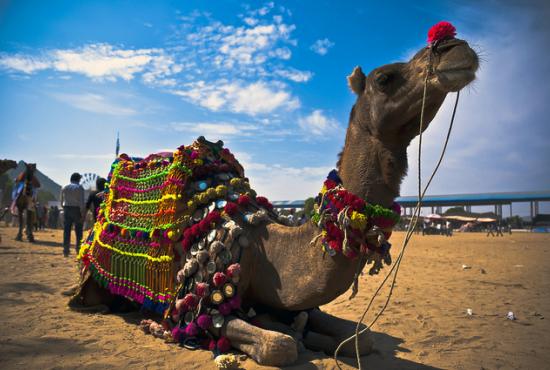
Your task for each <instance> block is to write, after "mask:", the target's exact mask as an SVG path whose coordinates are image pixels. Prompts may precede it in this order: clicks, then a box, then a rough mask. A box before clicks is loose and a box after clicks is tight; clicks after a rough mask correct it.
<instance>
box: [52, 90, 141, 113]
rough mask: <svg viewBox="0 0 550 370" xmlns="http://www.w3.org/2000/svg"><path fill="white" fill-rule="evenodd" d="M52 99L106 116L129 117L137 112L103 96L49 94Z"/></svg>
mask: <svg viewBox="0 0 550 370" xmlns="http://www.w3.org/2000/svg"><path fill="white" fill-rule="evenodd" d="M51 96H52V97H53V98H55V99H56V100H59V101H61V102H64V103H67V104H69V105H71V106H72V107H74V108H77V109H81V110H84V111H87V112H93V113H99V114H108V115H113V116H131V115H134V114H136V113H137V112H136V111H135V110H134V109H132V108H128V107H124V106H121V105H118V104H116V103H113V102H110V101H108V100H107V99H105V97H104V96H101V95H98V94H91V93H85V94H61V93H58V94H51Z"/></svg>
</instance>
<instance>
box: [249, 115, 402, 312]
mask: <svg viewBox="0 0 550 370" xmlns="http://www.w3.org/2000/svg"><path fill="white" fill-rule="evenodd" d="M406 162H407V159H406V150H402V151H399V150H395V149H391V148H389V147H388V146H387V145H383V144H382V143H381V142H380V141H379V140H377V139H376V138H374V137H373V136H370V135H364V134H361V133H360V132H355V131H354V127H353V125H350V128H349V129H348V133H347V137H346V144H345V147H344V151H343V152H342V157H341V160H340V164H339V174H340V177H341V178H342V182H343V185H344V187H345V188H346V189H347V190H348V191H351V192H352V193H354V194H355V195H357V196H359V197H362V198H364V199H366V200H367V201H368V202H369V203H373V204H379V205H382V206H384V207H390V206H391V204H392V202H393V200H394V198H395V197H396V196H397V195H398V194H399V186H400V183H401V178H402V177H403V175H404V173H405V171H406V167H407V165H406ZM317 235H319V229H318V228H317V227H315V226H313V224H311V223H307V224H305V225H302V226H301V227H299V228H287V227H283V226H280V225H273V226H271V227H270V230H269V238H267V240H265V244H264V246H263V248H264V251H265V259H264V256H262V257H261V258H260V260H259V261H258V266H257V270H258V271H269V270H270V269H273V267H275V270H276V271H278V273H279V274H281V275H283V274H286V275H285V279H284V280H278V279H276V280H273V279H271V280H270V279H267V280H266V281H263V280H262V279H258V281H257V282H256V284H258V286H257V287H256V288H255V289H254V290H255V292H257V295H258V296H257V297H256V298H257V299H258V301H260V302H262V303H265V304H268V305H270V306H272V307H278V308H286V309H291V310H301V309H306V308H311V307H316V306H319V305H323V304H326V303H328V302H331V301H332V300H334V299H335V298H336V297H338V296H339V295H341V294H342V293H344V292H345V291H346V290H347V289H348V288H349V287H350V285H351V284H352V283H353V279H354V276H355V273H356V272H357V268H358V263H359V262H360V260H351V259H348V258H346V257H344V256H343V255H342V254H337V255H336V256H334V257H328V256H327V255H325V254H324V253H323V251H322V249H321V245H320V242H319V241H317V243H316V244H315V245H311V244H310V241H311V240H313V239H314V238H315V237H316V236H317ZM289 251H291V253H289ZM363 263H364V262H363ZM360 267H363V266H360ZM260 296H261V297H260Z"/></svg>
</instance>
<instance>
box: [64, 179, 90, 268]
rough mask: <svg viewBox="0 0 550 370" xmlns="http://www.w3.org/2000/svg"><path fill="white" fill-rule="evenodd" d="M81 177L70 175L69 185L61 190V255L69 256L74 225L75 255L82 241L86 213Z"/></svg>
mask: <svg viewBox="0 0 550 370" xmlns="http://www.w3.org/2000/svg"><path fill="white" fill-rule="evenodd" d="M81 178H82V176H81V175H80V174H79V173H76V172H75V173H73V174H72V175H71V183H70V184H69V185H65V186H64V187H63V189H61V199H60V200H61V206H63V213H64V214H63V255H64V256H65V257H68V256H69V252H70V247H71V228H72V226H73V224H74V231H75V234H76V253H77V254H78V251H79V249H80V242H81V241H82V221H83V219H84V214H85V212H86V208H85V203H84V188H83V187H82V185H80V179H81Z"/></svg>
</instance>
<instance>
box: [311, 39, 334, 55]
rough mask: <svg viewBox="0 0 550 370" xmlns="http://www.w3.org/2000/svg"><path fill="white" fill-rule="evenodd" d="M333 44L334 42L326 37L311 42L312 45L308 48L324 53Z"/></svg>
mask: <svg viewBox="0 0 550 370" xmlns="http://www.w3.org/2000/svg"><path fill="white" fill-rule="evenodd" d="M333 46H334V42H332V41H330V40H329V39H327V38H324V39H321V40H317V41H315V42H314V43H313V45H311V46H310V49H311V50H312V51H313V52H315V53H317V54H319V55H326V54H327V53H328V51H329V49H330V48H331V47H333Z"/></svg>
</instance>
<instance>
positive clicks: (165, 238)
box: [79, 138, 271, 318]
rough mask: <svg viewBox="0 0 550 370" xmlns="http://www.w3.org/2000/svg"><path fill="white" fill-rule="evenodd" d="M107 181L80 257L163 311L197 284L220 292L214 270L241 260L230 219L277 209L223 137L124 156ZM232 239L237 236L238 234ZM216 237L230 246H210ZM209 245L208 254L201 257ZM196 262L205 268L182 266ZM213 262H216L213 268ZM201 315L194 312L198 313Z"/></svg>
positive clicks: (96, 273) (121, 290) (104, 279)
mask: <svg viewBox="0 0 550 370" xmlns="http://www.w3.org/2000/svg"><path fill="white" fill-rule="evenodd" d="M107 180H108V183H107V185H106V189H105V191H104V193H105V196H104V202H103V203H102V205H101V209H100V211H99V216H98V221H97V222H96V224H95V225H94V227H93V228H92V230H90V232H89V234H88V236H87V238H86V239H85V241H84V242H83V243H82V246H81V249H80V253H79V258H80V259H81V261H82V262H83V264H84V266H85V269H88V270H89V272H90V273H91V275H92V276H93V278H94V279H95V280H96V281H97V282H98V283H100V285H102V286H103V287H105V288H107V289H109V290H110V291H111V292H112V293H113V294H116V295H121V296H124V297H127V298H130V299H132V300H133V301H135V302H138V303H140V304H142V305H143V307H145V308H148V309H150V310H153V311H157V312H159V313H167V312H168V311H167V309H168V308H170V307H173V306H174V305H175V301H176V299H177V298H184V297H185V295H186V294H192V295H195V293H196V292H195V289H196V285H197V284H198V283H203V284H204V283H207V284H210V286H211V289H210V291H213V290H215V283H214V281H213V277H214V275H215V273H220V272H221V273H224V272H225V271H226V269H227V267H228V266H230V265H231V264H234V263H235V262H238V261H237V259H238V258H237V254H236V253H233V255H232V254H231V251H232V249H231V248H234V247H235V245H237V246H238V239H235V240H230V239H228V235H229V237H231V233H222V232H219V233H217V231H219V230H222V229H223V227H224V225H225V226H227V225H229V226H227V227H226V228H231V227H233V229H235V228H236V227H237V226H236V225H238V224H239V223H243V222H244V223H246V220H247V217H248V219H254V217H256V216H257V215H256V214H255V213H254V212H261V214H262V215H264V216H266V215H267V214H268V213H269V211H270V209H271V204H270V203H269V202H268V201H267V200H266V199H265V198H262V197H256V194H255V192H254V191H253V190H252V189H250V186H249V184H248V181H247V179H246V178H244V171H243V168H242V167H241V165H240V164H239V163H238V161H237V160H236V159H235V157H234V156H233V155H232V154H231V152H230V151H229V150H227V149H225V148H223V143H221V142H218V143H211V142H208V141H206V140H204V138H199V139H198V140H197V141H195V142H194V143H193V144H192V145H189V146H182V147H180V148H178V149H177V150H176V151H175V152H173V153H160V154H152V155H150V156H148V157H147V158H145V159H139V158H130V157H128V156H127V155H125V154H123V155H121V156H120V157H119V158H117V160H115V162H114V163H113V165H112V168H111V172H110V174H109V177H108V179H107ZM237 215H239V217H236V216H237ZM243 216H244V217H243ZM237 218H238V220H237ZM256 218H258V217H256ZM268 218H269V217H263V219H268ZM230 223H231V224H230ZM232 225H233V226H232ZM233 229H232V230H233ZM229 231H231V230H229ZM233 231H234V230H233ZM233 237H235V238H238V235H237V233H235V232H234V233H233ZM214 241H217V242H218V243H219V244H221V245H222V246H223V248H221V247H219V246H216V247H215V248H214V247H211V245H212V243H213V242H214ZM223 243H225V244H223ZM234 244H235V245H234ZM241 244H242V243H241ZM214 249H215V250H214ZM202 250H205V251H206V252H208V253H207V254H206V255H203V256H202V257H200V252H201V251H202ZM224 253H225V254H224ZM194 261H196V262H194ZM190 263H191V264H192V263H195V264H197V265H198V268H196V269H191V270H193V271H190V269H189V268H188V269H187V270H186V271H183V270H184V267H185V266H186V264H187V265H189V264H190ZM208 263H210V264H211V265H212V266H209V267H208V269H207V268H206V267H207V265H208ZM178 272H179V273H178ZM228 281H230V279H229V280H228ZM233 288H234V289H233V291H231V295H232V296H233V295H235V294H236V286H234V287H233ZM220 291H221V292H222V293H223V289H221V288H220ZM207 298H208V297H206V298H205V300H208V299H207ZM220 299H221V300H222V301H220ZM223 299H224V296H223V294H222V295H221V298H220V297H219V296H216V297H215V301H216V304H218V305H219V304H222V302H223ZM202 303H203V306H204V307H208V306H209V302H206V301H205V302H202ZM171 305H172V306H171ZM210 306H212V305H211V304H210ZM185 308H186V310H187V311H192V309H194V307H189V305H187V306H186V307H185ZM184 313H185V312H182V314H184ZM199 313H200V312H193V315H192V316H193V318H194V317H196V316H197V315H198V314H199Z"/></svg>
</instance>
